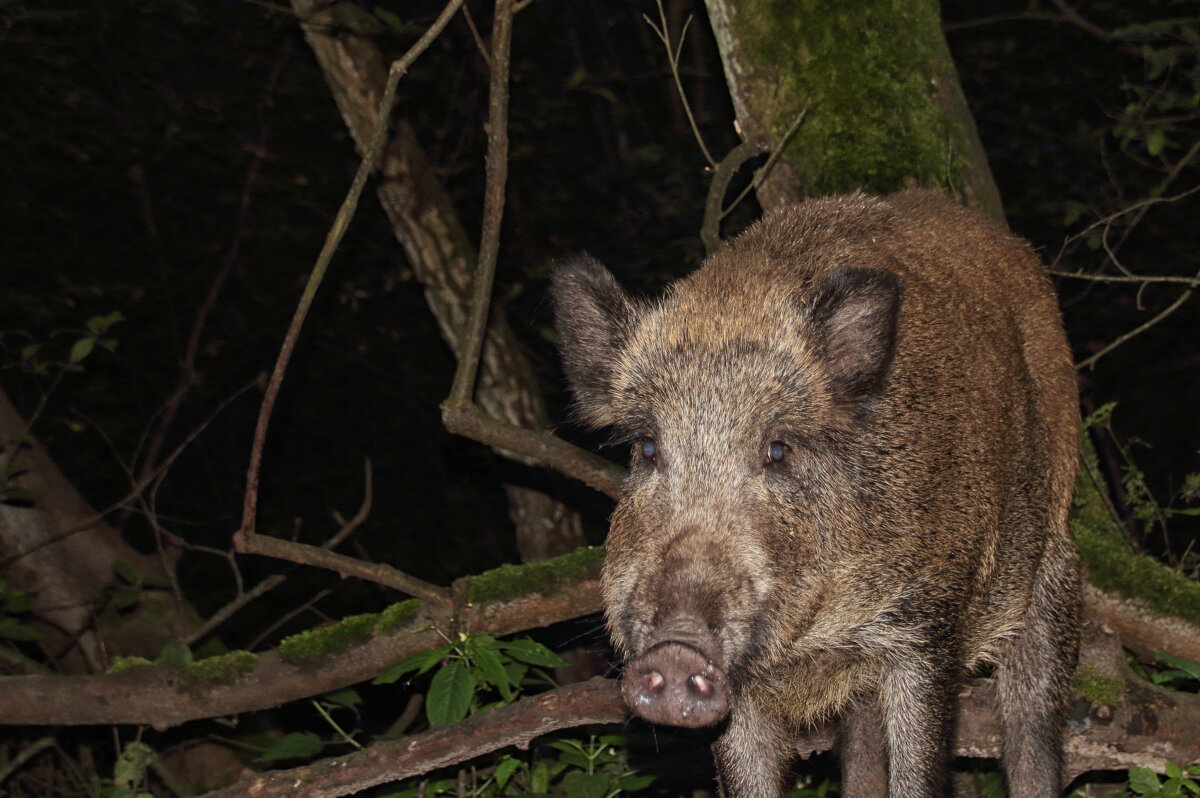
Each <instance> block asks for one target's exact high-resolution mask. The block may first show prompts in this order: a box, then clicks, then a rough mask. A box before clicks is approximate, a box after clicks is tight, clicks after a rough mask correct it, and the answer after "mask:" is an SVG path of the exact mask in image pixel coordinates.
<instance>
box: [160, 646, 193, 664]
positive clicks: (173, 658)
mask: <svg viewBox="0 0 1200 798" xmlns="http://www.w3.org/2000/svg"><path fill="white" fill-rule="evenodd" d="M191 661H192V650H191V649H190V648H188V647H187V646H185V645H184V644H183V643H181V642H179V641H178V640H171V641H168V642H167V643H166V644H164V645H163V647H162V649H161V650H160V651H159V652H158V656H157V657H155V658H154V664H155V665H165V666H167V667H171V666H174V665H187V664H188V663H189V662H191Z"/></svg>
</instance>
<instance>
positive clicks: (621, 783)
mask: <svg viewBox="0 0 1200 798" xmlns="http://www.w3.org/2000/svg"><path fill="white" fill-rule="evenodd" d="M654 778H655V777H654V776H625V777H623V778H620V779H617V783H616V784H615V785H614V786H615V787H617V789H619V790H621V791H622V792H638V791H639V790H644V789H646V788H647V787H649V786H650V785H651V784H653V783H654ZM826 783H828V782H826Z"/></svg>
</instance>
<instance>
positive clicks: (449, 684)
mask: <svg viewBox="0 0 1200 798" xmlns="http://www.w3.org/2000/svg"><path fill="white" fill-rule="evenodd" d="M474 694H475V677H474V676H472V675H471V670H470V668H468V667H467V666H466V665H464V664H462V663H461V662H451V663H450V664H449V665H446V666H444V667H443V668H442V669H441V670H440V671H438V672H437V673H436V674H435V675H434V677H433V682H432V683H430V685H429V693H428V694H427V695H426V696H425V714H426V716H427V717H428V718H429V722H430V723H431V724H433V725H434V726H445V725H447V724H450V723H457V722H458V721H460V720H462V719H463V718H465V717H466V716H467V710H468V709H470V708H471V696H472V695H474Z"/></svg>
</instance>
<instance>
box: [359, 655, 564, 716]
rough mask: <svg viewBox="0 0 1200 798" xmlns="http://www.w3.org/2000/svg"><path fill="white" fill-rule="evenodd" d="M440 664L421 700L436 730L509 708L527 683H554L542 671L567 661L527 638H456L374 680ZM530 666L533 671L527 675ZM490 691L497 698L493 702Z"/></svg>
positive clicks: (389, 679)
mask: <svg viewBox="0 0 1200 798" xmlns="http://www.w3.org/2000/svg"><path fill="white" fill-rule="evenodd" d="M439 665H440V668H439V669H438V672H437V673H435V674H434V676H433V680H432V681H431V682H430V684H429V692H428V693H426V696H425V714H426V716H427V717H428V719H429V722H430V723H431V724H432V725H434V726H442V725H446V724H449V723H457V722H458V721H460V720H462V719H463V718H465V717H467V715H474V714H476V713H478V712H483V711H485V710H487V709H490V708H491V707H494V706H499V705H503V704H509V703H512V702H513V701H515V700H516V699H517V697H518V693H519V690H520V688H521V686H522V684H524V683H525V682H526V680H527V679H530V678H531V677H532V678H536V680H538V681H540V682H542V683H544V684H549V685H553V684H554V680H553V679H551V678H550V676H549V675H548V674H546V673H545V671H543V670H541V669H542V668H560V667H562V666H564V665H566V663H565V662H564V661H563V660H562V658H561V657H559V656H558V655H557V654H555V653H554V652H553V651H551V650H550V649H548V648H546V647H545V646H543V645H542V644H541V643H538V642H535V641H533V640H530V639H528V638H522V639H518V640H497V639H496V638H494V637H492V636H491V635H471V636H467V635H461V634H460V635H459V639H458V640H456V641H452V642H450V643H448V644H446V645H445V646H442V647H441V648H436V649H428V650H426V651H418V652H416V653H415V654H410V655H409V656H407V657H405V658H404V659H402V660H400V661H399V662H397V663H396V664H395V665H393V666H392V667H390V668H388V669H387V670H386V671H384V672H383V673H382V674H380V675H379V676H378V677H376V679H375V682H374V683H375V684H391V683H392V682H395V681H397V680H399V679H400V677H402V676H405V675H407V674H410V673H411V674H413V675H414V676H420V675H422V674H425V673H428V672H429V671H431V670H433V668H434V667H437V666H439ZM531 668H532V671H531ZM492 690H494V691H496V692H498V693H499V699H498V700H497V699H495V698H491V700H489V694H490V693H491V691H492Z"/></svg>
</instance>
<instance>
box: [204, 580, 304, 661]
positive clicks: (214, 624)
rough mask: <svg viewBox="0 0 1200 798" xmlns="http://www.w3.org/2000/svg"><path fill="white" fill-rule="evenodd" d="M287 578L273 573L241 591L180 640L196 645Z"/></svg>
mask: <svg viewBox="0 0 1200 798" xmlns="http://www.w3.org/2000/svg"><path fill="white" fill-rule="evenodd" d="M286 580H287V577H286V576H284V575H283V574H271V575H270V576H268V577H267V578H266V579H264V580H262V581H261V582H259V583H258V584H257V585H255V586H254V587H252V588H250V589H249V590H247V591H245V592H242V593H239V594H238V596H237V597H236V598H235V599H233V601H230V602H229V603H228V604H226V605H225V606H224V607H222V608H221V609H219V610H217V611H216V612H214V613H213V614H212V615H210V616H208V619H207V620H206V621H205V622H204V625H203V626H200V627H199V628H197V629H195V630H193V631H192V632H190V633H188V634H187V635H186V636H184V637H183V638H182V639H181V640H180V642H182V643H183V644H184V645H185V646H188V647H191V646H194V645H195V644H196V643H197V642H199V641H201V640H203V639H204V638H206V637H208V636H209V635H210V634H212V632H213V631H214V630H216V629H217V628H218V627H220V626H221V624H223V623H225V622H226V621H227V620H229V619H230V618H232V617H233V614H234V613H236V612H237V611H238V610H240V609H241V608H242V607H244V606H246V605H247V604H249V603H250V602H251V601H254V600H255V599H256V598H259V597H261V596H263V595H265V594H266V593H267V592H268V591H270V590H274V589H275V588H277V587H279V586H280V585H281V584H283V583H284V581H286Z"/></svg>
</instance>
